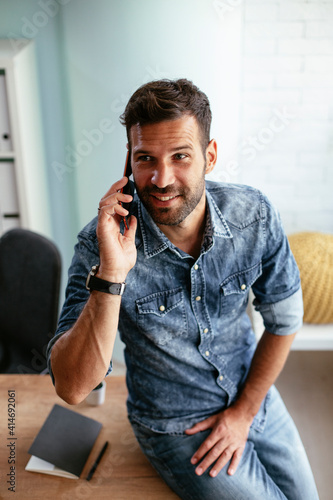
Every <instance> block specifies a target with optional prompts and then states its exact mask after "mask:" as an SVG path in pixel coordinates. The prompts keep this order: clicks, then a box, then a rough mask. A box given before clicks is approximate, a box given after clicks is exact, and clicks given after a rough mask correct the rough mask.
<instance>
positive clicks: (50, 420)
mask: <svg viewBox="0 0 333 500" xmlns="http://www.w3.org/2000/svg"><path fill="white" fill-rule="evenodd" d="M101 428H102V424H101V423H100V422H97V420H94V419H92V418H88V417H85V416H84V415H81V414H80V413H77V412H75V411H72V410H68V409H67V408H64V407H63V406H59V405H54V406H53V408H52V410H51V412H50V414H49V416H48V417H47V419H46V420H45V422H44V424H43V426H42V428H41V429H40V431H39V433H38V434H37V436H36V438H35V440H34V442H33V443H32V445H31V446H30V448H29V453H30V454H31V455H33V456H32V457H31V458H30V460H29V462H28V464H27V466H26V470H28V471H33V472H41V473H45V474H53V475H57V476H63V477H70V478H73V479H78V478H79V477H80V475H81V472H82V470H83V468H84V466H85V463H86V461H87V459H88V456H89V454H90V452H91V450H92V447H93V446H94V443H95V441H96V439H97V436H98V434H99V432H100V430H101Z"/></svg>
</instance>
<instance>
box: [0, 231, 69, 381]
mask: <svg viewBox="0 0 333 500" xmlns="http://www.w3.org/2000/svg"><path fill="white" fill-rule="evenodd" d="M60 274H61V258H60V253H59V251H58V249H57V247H56V246H55V244H54V243H52V242H51V241H50V240H48V239H47V238H45V237H43V236H40V235H39V234H36V233H33V232H31V231H28V230H26V229H12V230H10V231H8V232H7V233H5V234H4V235H3V236H2V237H1V238H0V372H1V373H41V372H42V371H45V369H46V358H45V350H46V346H47V344H48V341H49V340H50V338H51V337H52V336H53V334H54V332H55V329H56V325H57V319H58V305H59V289H60Z"/></svg>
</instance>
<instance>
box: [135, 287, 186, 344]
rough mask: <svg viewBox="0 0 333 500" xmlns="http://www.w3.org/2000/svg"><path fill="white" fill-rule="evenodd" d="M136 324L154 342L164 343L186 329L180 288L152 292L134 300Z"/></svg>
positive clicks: (182, 295) (182, 333)
mask: <svg viewBox="0 0 333 500" xmlns="http://www.w3.org/2000/svg"><path fill="white" fill-rule="evenodd" d="M135 302H136V310H137V325H138V327H139V329H140V330H141V332H142V333H143V334H144V335H145V336H146V337H148V338H149V339H150V340H152V341H153V342H154V343H155V344H159V345H165V344H167V343H168V342H170V341H172V340H173V339H174V338H175V337H178V336H180V335H184V334H185V333H186V331H187V320H186V311H185V303H184V293H183V290H182V289H181V288H175V289H172V290H166V291H162V292H156V293H152V294H151V295H147V296H146V297H143V298H141V299H137V300H136V301H135Z"/></svg>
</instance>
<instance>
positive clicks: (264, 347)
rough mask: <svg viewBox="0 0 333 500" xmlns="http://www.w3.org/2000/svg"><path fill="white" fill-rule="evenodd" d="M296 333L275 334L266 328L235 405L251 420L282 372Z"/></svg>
mask: <svg viewBox="0 0 333 500" xmlns="http://www.w3.org/2000/svg"><path fill="white" fill-rule="evenodd" d="M295 335H296V334H293V335H283V336H282V335H274V334H272V333H269V332H268V331H267V330H265V332H264V333H263V335H262V337H261V339H260V341H259V342H258V346H257V349H256V351H255V354H254V357H253V360H252V364H251V367H250V371H249V373H248V376H247V379H246V381H245V384H244V386H243V388H242V390H241V392H240V395H239V397H238V399H237V400H236V402H235V403H234V405H233V406H234V408H237V409H239V410H240V411H241V412H242V413H244V414H245V415H247V416H248V418H249V419H250V420H251V421H252V419H253V418H254V417H255V415H256V414H257V413H258V411H259V408H260V405H261V403H262V401H263V399H264V398H265V396H266V394H267V392H268V390H269V388H270V387H271V386H272V385H273V384H274V382H275V381H276V379H277V377H278V376H279V374H280V373H281V370H282V368H283V366H284V364H285V362H286V359H287V357H288V354H289V351H290V347H291V344H292V342H293V340H294V337H295Z"/></svg>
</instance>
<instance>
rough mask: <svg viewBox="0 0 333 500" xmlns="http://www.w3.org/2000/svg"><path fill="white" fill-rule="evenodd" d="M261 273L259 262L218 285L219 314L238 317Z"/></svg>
mask: <svg viewBox="0 0 333 500" xmlns="http://www.w3.org/2000/svg"><path fill="white" fill-rule="evenodd" d="M261 273H262V266H261V262H259V263H258V264H256V265H255V266H252V267H250V268H248V269H244V270H243V271H240V272H238V273H234V274H231V275H230V276H228V278H226V279H225V280H224V281H223V282H222V283H221V284H220V290H221V295H222V296H221V314H222V315H224V314H229V315H232V314H235V315H238V314H239V313H240V312H242V311H241V310H242V309H244V310H245V308H246V305H247V301H248V294H249V290H250V288H251V286H252V285H253V283H254V282H255V281H256V280H257V279H258V278H259V276H260V275H261Z"/></svg>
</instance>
